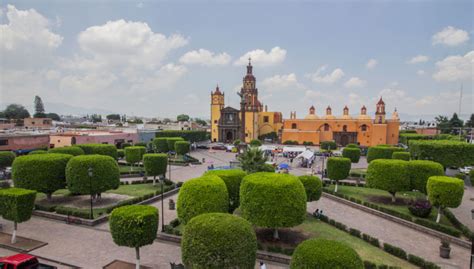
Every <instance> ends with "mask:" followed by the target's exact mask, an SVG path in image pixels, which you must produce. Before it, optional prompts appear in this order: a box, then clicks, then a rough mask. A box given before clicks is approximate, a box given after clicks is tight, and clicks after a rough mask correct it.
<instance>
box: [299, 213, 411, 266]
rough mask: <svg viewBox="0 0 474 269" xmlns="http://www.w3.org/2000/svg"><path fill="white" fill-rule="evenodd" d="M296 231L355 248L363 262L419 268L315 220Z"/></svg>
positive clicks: (310, 220) (305, 223) (310, 219)
mask: <svg viewBox="0 0 474 269" xmlns="http://www.w3.org/2000/svg"><path fill="white" fill-rule="evenodd" d="M294 229H296V230H299V231H302V232H306V233H309V234H310V235H311V237H317V238H324V239H329V240H335V241H339V242H343V243H345V244H347V245H348V246H350V247H351V248H353V249H354V250H355V251H356V252H357V253H358V254H359V255H360V257H361V258H362V260H367V261H371V262H373V263H376V264H379V265H380V264H385V265H388V266H397V267H400V268H418V267H416V266H414V265H412V264H410V263H408V262H407V261H405V260H402V259H399V258H397V257H395V256H392V255H390V254H388V253H387V252H385V251H383V250H382V249H379V248H376V247H374V246H372V245H371V244H369V243H367V242H365V241H364V240H362V239H359V238H357V237H354V236H352V235H350V234H348V233H346V232H343V231H341V230H339V229H337V228H335V227H333V226H331V225H329V224H327V223H324V222H322V221H320V220H316V219H314V218H307V219H306V221H305V222H304V223H303V224H301V225H299V226H297V227H295V228H294Z"/></svg>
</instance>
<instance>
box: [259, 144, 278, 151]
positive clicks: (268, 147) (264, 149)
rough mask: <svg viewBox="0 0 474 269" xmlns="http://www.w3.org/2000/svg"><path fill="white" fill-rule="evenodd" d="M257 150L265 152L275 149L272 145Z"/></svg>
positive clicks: (262, 146)
mask: <svg viewBox="0 0 474 269" xmlns="http://www.w3.org/2000/svg"><path fill="white" fill-rule="evenodd" d="M259 149H260V150H261V151H266V150H275V149H276V146H273V145H261V146H260V147H259Z"/></svg>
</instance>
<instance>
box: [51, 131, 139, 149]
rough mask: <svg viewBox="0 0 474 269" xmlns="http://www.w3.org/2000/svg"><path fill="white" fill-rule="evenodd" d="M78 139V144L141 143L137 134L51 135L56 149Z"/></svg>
mask: <svg viewBox="0 0 474 269" xmlns="http://www.w3.org/2000/svg"><path fill="white" fill-rule="evenodd" d="M73 137H74V138H75V139H76V144H77V145H80V144H91V143H92V144H96V143H97V144H110V145H115V144H116V143H117V140H124V142H125V143H137V142H138V141H139V139H138V134H137V133H104V134H102V135H101V134H98V133H95V134H93V135H87V134H83V135H81V134H77V135H74V134H73V135H71V134H59V135H51V145H53V146H54V147H64V146H71V144H72V141H71V140H72V138H73Z"/></svg>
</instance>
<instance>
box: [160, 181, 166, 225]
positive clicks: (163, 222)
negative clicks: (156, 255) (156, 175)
mask: <svg viewBox="0 0 474 269" xmlns="http://www.w3.org/2000/svg"><path fill="white" fill-rule="evenodd" d="M164 184H165V176H164V175H163V176H162V177H161V184H160V185H161V232H162V233H164V232H165V207H164V205H163V204H164V197H163V185H164Z"/></svg>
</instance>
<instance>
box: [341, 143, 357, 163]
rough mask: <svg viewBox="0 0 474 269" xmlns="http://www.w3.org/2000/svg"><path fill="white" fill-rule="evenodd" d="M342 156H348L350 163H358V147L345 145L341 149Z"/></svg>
mask: <svg viewBox="0 0 474 269" xmlns="http://www.w3.org/2000/svg"><path fill="white" fill-rule="evenodd" d="M342 157H344V158H349V159H350V160H351V162H352V163H358V162H359V159H360V149H359V148H354V147H352V148H351V147H345V148H344V149H343V150H342Z"/></svg>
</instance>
